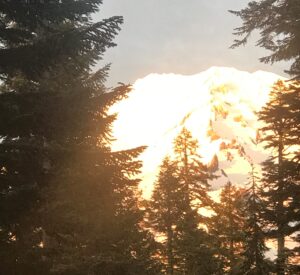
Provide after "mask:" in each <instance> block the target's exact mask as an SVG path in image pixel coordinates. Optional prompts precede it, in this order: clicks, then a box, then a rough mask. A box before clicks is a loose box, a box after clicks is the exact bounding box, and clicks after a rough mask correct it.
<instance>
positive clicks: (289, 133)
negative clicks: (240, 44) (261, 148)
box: [259, 81, 300, 275]
mask: <svg viewBox="0 0 300 275" xmlns="http://www.w3.org/2000/svg"><path fill="white" fill-rule="evenodd" d="M299 116H300V104H299V86H298V85H294V84H291V85H290V84H289V83H285V82H282V81H279V82H278V83H276V85H275V86H274V87H273V91H272V93H271V97H270V101H269V102H268V103H267V105H266V106H265V107H264V108H263V109H262V111H261V112H259V119H260V120H261V121H263V122H264V123H265V126H264V127H263V128H262V129H261V130H262V133H263V137H262V142H263V144H264V145H265V148H266V149H271V150H272V152H271V156H270V157H269V158H268V159H267V160H266V161H265V162H264V163H263V178H262V183H263V192H262V195H261V197H262V199H263V200H264V203H265V208H264V211H263V212H264V220H265V222H266V223H267V224H268V226H269V229H268V236H269V237H270V238H276V240H277V247H278V249H277V274H279V275H282V274H285V272H286V271H287V268H288V260H289V259H288V255H289V253H288V249H287V247H286V242H285V240H286V237H288V236H291V234H293V233H294V232H296V231H298V230H299V229H300V222H299V213H300V210H299V194H300V183H299Z"/></svg>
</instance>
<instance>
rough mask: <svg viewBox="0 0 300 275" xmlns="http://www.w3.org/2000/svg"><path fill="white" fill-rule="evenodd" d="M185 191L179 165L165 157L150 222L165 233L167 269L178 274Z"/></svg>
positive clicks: (164, 254) (154, 193) (164, 246)
mask: <svg viewBox="0 0 300 275" xmlns="http://www.w3.org/2000/svg"><path fill="white" fill-rule="evenodd" d="M182 201H183V192H182V190H181V186H180V184H179V179H178V177H177V166H176V165H175V164H174V162H172V161H171V160H170V159H169V158H165V159H164V160H163V163H162V165H161V167H160V173H159V177H158V180H157V182H156V184H155V187H154V191H153V195H152V197H151V201H150V203H149V217H148V219H149V224H150V227H151V228H152V229H153V230H154V231H155V233H156V234H159V235H161V234H163V237H164V239H165V240H164V241H163V242H162V244H163V249H162V252H161V255H162V257H163V258H166V268H165V271H166V273H167V274H169V275H174V274H177V272H176V269H177V268H178V265H179V263H178V258H179V257H178V248H177V245H178V244H177V238H178V221H179V220H180V219H181V216H182V207H181V203H182Z"/></svg>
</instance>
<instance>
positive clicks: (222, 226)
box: [209, 181, 245, 274]
mask: <svg viewBox="0 0 300 275" xmlns="http://www.w3.org/2000/svg"><path fill="white" fill-rule="evenodd" d="M244 204H245V190H244V189H240V188H237V187H236V186H234V185H233V184H232V183H231V182H230V181H228V182H227V184H226V185H225V186H224V188H223V189H222V191H221V194H220V203H216V204H215V206H214V212H215V215H214V216H213V217H212V218H211V221H210V227H209V231H210V232H211V234H213V236H214V237H215V240H216V243H217V246H218V248H219V249H218V253H217V256H218V258H219V260H220V262H221V263H222V265H221V267H222V269H221V271H222V272H223V273H222V274H241V273H240V272H241V263H242V257H241V255H242V253H243V251H244V248H243V246H244V241H245V234H244V228H245V217H244V213H243V207H244Z"/></svg>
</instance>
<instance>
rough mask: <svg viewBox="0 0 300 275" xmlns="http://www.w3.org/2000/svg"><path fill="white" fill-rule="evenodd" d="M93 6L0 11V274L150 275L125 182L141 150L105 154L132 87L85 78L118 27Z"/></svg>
mask: <svg viewBox="0 0 300 275" xmlns="http://www.w3.org/2000/svg"><path fill="white" fill-rule="evenodd" d="M101 3H102V1H101V0H89V1H75V0H68V1H64V0H63V1H27V0H26V1H25V0H24V1H23V0H22V1H16V0H13V1H1V3H0V7H1V15H0V18H1V26H0V41H1V48H0V56H1V58H0V59H1V61H0V73H1V79H2V83H1V93H0V136H1V142H0V171H1V172H0V180H1V185H0V186H1V187H0V188H1V189H0V196H1V197H0V213H1V214H0V242H1V247H2V248H1V252H0V258H1V267H0V272H1V274H8V275H9V274H20V275H21V274H42V273H44V274H50V273H51V274H151V272H153V273H154V274H156V271H153V270H154V268H155V267H154V265H152V263H153V262H152V260H151V255H150V254H151V252H150V250H151V246H152V244H154V240H153V237H152V236H151V234H150V233H149V232H147V231H145V230H143V229H142V228H141V226H140V222H141V221H142V215H143V212H142V211H141V210H140V209H139V208H138V201H137V192H138V191H137V185H138V180H134V179H132V178H131V177H130V176H131V175H135V174H137V173H138V172H139V168H140V165H141V164H140V163H139V162H138V161H136V160H135V158H136V157H137V156H138V154H139V153H140V152H141V151H142V149H143V148H138V149H133V150H128V151H124V152H111V149H110V139H111V130H110V128H111V124H112V122H113V120H114V119H115V115H108V108H109V106H111V105H112V104H114V103H115V102H117V101H118V100H120V99H122V98H124V96H125V95H126V94H127V93H128V91H129V90H130V87H128V86H126V85H121V86H119V87H117V88H115V89H113V90H112V91H110V92H109V93H108V91H107V90H106V88H105V87H104V84H103V83H104V81H105V78H106V75H107V72H108V67H104V68H103V69H100V70H98V71H96V72H93V71H92V70H91V69H92V66H93V65H95V62H97V61H98V60H99V59H101V57H102V55H103V53H104V52H105V50H106V49H107V48H108V47H111V46H114V45H115V44H114V43H113V38H114V37H115V35H116V34H117V32H118V31H119V29H120V24H121V23H122V21H123V19H122V17H112V18H109V19H104V20H102V21H100V22H97V23H93V22H92V20H91V16H92V13H93V12H96V11H98V9H99V5H100V4H101ZM148 252H149V253H150V254H149V253H148ZM152 268H153V269H152Z"/></svg>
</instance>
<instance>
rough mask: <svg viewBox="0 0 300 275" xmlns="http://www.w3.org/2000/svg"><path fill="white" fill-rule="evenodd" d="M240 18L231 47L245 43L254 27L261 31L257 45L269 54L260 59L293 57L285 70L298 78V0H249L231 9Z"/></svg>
mask: <svg viewBox="0 0 300 275" xmlns="http://www.w3.org/2000/svg"><path fill="white" fill-rule="evenodd" d="M231 12H232V13H233V14H235V15H237V16H239V17H240V18H241V19H242V21H243V22H242V26H241V27H239V28H236V29H235V33H234V34H235V35H236V36H242V38H241V39H236V40H235V41H234V44H233V46H232V47H233V48H234V47H237V46H240V45H244V44H246V43H247V42H248V38H249V37H250V35H251V33H252V32H253V31H255V30H258V31H260V39H259V40H258V42H257V45H258V46H260V47H263V48H265V49H267V50H269V51H271V54H270V55H269V56H266V57H262V58H261V59H260V60H261V61H262V62H265V63H274V62H278V61H286V60H291V61H293V63H292V65H291V68H290V70H289V71H288V73H290V74H291V75H293V76H295V77H296V78H297V79H299V78H300V51H299V45H300V44H299V41H300V23H299V20H300V3H299V1H294V0H258V1H250V2H249V3H248V6H247V7H246V8H244V9H242V10H240V11H231Z"/></svg>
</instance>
